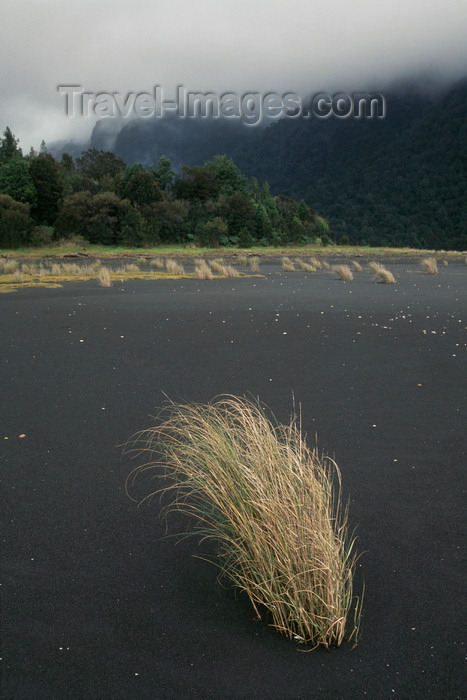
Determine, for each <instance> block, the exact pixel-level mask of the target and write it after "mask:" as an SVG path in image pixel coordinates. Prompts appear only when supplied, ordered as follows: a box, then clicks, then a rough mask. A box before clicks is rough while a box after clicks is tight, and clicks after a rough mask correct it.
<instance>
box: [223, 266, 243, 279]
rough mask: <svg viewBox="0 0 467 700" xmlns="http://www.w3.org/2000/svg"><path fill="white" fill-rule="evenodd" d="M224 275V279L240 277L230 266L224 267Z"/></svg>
mask: <svg viewBox="0 0 467 700" xmlns="http://www.w3.org/2000/svg"><path fill="white" fill-rule="evenodd" d="M224 274H225V276H226V277H240V273H239V271H238V270H237V269H236V268H235V267H233V266H232V265H226V266H225V267H224Z"/></svg>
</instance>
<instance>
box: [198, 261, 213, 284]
mask: <svg viewBox="0 0 467 700" xmlns="http://www.w3.org/2000/svg"><path fill="white" fill-rule="evenodd" d="M195 275H196V278H197V279H199V280H212V278H213V277H214V275H213V274H212V270H211V268H210V267H209V265H208V264H207V263H206V261H205V260H198V261H197V263H196V265H195Z"/></svg>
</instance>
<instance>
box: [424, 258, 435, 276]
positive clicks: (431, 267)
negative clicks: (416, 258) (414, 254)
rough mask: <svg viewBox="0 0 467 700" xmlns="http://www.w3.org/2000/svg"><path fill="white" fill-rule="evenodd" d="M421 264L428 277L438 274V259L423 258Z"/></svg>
mask: <svg viewBox="0 0 467 700" xmlns="http://www.w3.org/2000/svg"><path fill="white" fill-rule="evenodd" d="M420 264H421V266H422V267H423V269H424V270H425V272H426V273H427V275H437V274H438V263H437V262H436V258H422V260H421V261H420Z"/></svg>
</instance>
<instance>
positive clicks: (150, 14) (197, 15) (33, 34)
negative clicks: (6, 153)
mask: <svg viewBox="0 0 467 700" xmlns="http://www.w3.org/2000/svg"><path fill="white" fill-rule="evenodd" d="M466 25H467V3H465V2H464V0H446V1H445V2H443V3H426V2H425V1H424V0H411V1H410V2H407V0H392V1H391V2H389V1H388V0H385V1H384V2H383V1H381V0H361V1H360V2H359V3H348V2H346V0H318V1H317V2H313V3H310V2H309V0H292V2H288V3H285V2H283V1H278V0H252V1H251V2H248V3H246V2H245V3H239V2H238V1H237V0H235V1H233V0H223V2H222V3H221V2H219V1H218V0H197V1H196V2H195V1H193V0H176V1H175V2H174V1H173V0H158V2H154V1H153V0H135V1H134V2H132V3H131V4H130V3H128V2H126V1H125V0H112V2H110V0H101V1H100V2H97V3H96V2H94V1H93V2H91V0H80V2H77V1H76V0H41V2H33V1H32V0H4V2H2V4H1V6H0V57H1V61H2V66H3V67H4V70H3V71H2V75H1V77H0V88H1V95H2V100H1V104H0V128H2V130H3V129H4V128H5V127H6V126H7V125H8V126H10V127H11V128H12V130H13V132H14V133H15V134H16V136H17V137H19V139H20V143H21V146H22V148H23V151H26V152H27V151H28V150H29V148H30V147H31V146H33V147H34V148H36V149H37V148H38V147H39V145H40V143H41V141H42V139H44V140H45V141H46V142H47V143H48V144H51V143H54V142H62V143H63V142H65V143H69V144H70V145H71V146H72V144H73V142H75V143H77V144H89V143H90V142H91V139H92V140H96V142H100V143H102V145H103V147H105V145H106V143H111V142H112V138H114V137H115V134H116V132H119V131H122V130H123V131H124V132H125V131H127V130H133V129H134V128H135V127H134V125H130V117H131V115H128V118H127V119H126V120H123V121H124V123H123V124H122V125H119V124H118V123H117V120H116V119H115V118H112V117H107V121H109V122H112V121H113V122H114V123H113V124H109V125H106V126H105V127H101V126H98V127H97V128H96V130H95V131H94V132H93V129H95V124H96V122H97V121H98V115H97V114H96V113H95V111H93V110H91V113H90V114H89V115H88V116H84V115H81V114H75V115H74V116H70V115H69V114H68V115H67V114H66V110H65V107H66V105H65V97H66V96H65V95H64V94H63V92H60V91H59V90H58V89H57V88H58V86H60V85H61V86H71V85H75V86H79V88H77V89H79V90H81V91H82V92H89V93H91V94H93V95H97V94H98V93H107V94H117V95H119V96H120V98H121V99H122V100H123V101H124V100H125V99H126V96H128V95H129V94H131V93H134V94H138V93H141V92H145V93H148V94H152V92H153V90H154V86H156V85H157V86H160V87H161V89H163V91H164V95H165V96H166V99H171V98H172V97H173V95H174V94H175V91H176V89H177V86H179V85H182V86H184V87H185V88H186V89H187V90H189V91H195V92H196V91H200V92H209V91H211V92H214V93H216V94H218V95H220V94H222V93H225V92H227V91H229V92H232V93H236V94H238V95H243V94H245V93H246V92H253V93H262V94H266V93H268V92H273V93H276V94H277V95H280V96H281V95H284V94H285V93H295V94H297V95H300V96H301V97H302V98H304V97H305V96H306V95H310V94H314V93H318V92H327V93H329V94H334V93H335V92H339V91H340V92H348V93H352V92H355V91H363V90H371V91H379V92H382V91H383V92H384V91H385V90H388V89H389V86H390V85H391V84H392V83H393V82H394V81H395V80H404V79H407V78H408V77H420V76H421V82H422V83H424V84H428V83H430V84H434V85H437V84H441V85H446V84H448V83H450V82H453V81H455V80H457V79H459V78H461V77H462V75H463V74H464V72H465V68H466V66H467V42H466V41H465V31H464V30H465V26H466ZM139 121H141V124H140V127H139V131H140V133H141V134H144V133H146V129H149V130H150V131H151V129H150V127H147V126H145V125H143V123H144V119H143V118H141V119H140V120H139ZM187 121H188V120H187ZM158 128H159V130H160V131H161V132H162V133H161V136H162V135H164V134H165V135H167V138H168V136H169V132H171V130H172V125H167V124H165V125H164V126H163V127H161V126H159V127H158ZM184 128H185V125H183V129H182V130H181V131H179V133H180V138H182V132H184ZM190 128H191V129H193V130H194V131H195V132H196V134H197V136H196V138H198V136H199V138H200V139H201V140H202V139H203V138H204V136H203V133H204V129H205V127H204V126H198V125H197V126H195V127H193V125H192V123H191V124H190ZM216 128H217V127H216ZM236 128H237V127H236ZM253 128H257V127H252V129H253ZM218 129H220V130H221V131H222V130H223V129H224V125H223V126H221V127H218ZM198 130H199V134H198ZM111 132H112V134H113V135H112V137H111ZM135 137H136V135H135ZM183 138H184V136H183ZM169 140H170V139H169ZM68 150H72V148H69V149H68Z"/></svg>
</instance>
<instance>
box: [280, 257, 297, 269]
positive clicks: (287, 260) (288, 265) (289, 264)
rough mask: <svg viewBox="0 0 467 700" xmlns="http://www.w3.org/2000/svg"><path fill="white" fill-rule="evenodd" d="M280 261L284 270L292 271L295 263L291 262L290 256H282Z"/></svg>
mask: <svg viewBox="0 0 467 700" xmlns="http://www.w3.org/2000/svg"><path fill="white" fill-rule="evenodd" d="M281 263H282V269H283V270H285V272H294V270H295V265H294V264H293V262H292V261H291V259H290V258H282V259H281Z"/></svg>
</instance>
